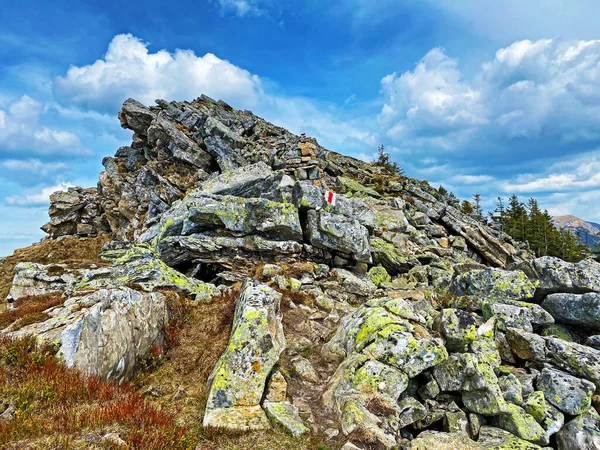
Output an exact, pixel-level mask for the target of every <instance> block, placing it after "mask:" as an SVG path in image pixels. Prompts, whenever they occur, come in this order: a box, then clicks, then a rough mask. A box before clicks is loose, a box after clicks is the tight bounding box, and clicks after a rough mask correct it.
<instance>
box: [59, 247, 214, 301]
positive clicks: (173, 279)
mask: <svg viewBox="0 0 600 450" xmlns="http://www.w3.org/2000/svg"><path fill="white" fill-rule="evenodd" d="M112 258H113V264H112V265H111V266H110V267H105V268H101V269H89V270H83V271H82V274H81V276H80V277H78V278H77V279H76V280H75V282H73V283H72V284H71V285H70V286H69V289H67V291H66V292H67V294H70V295H72V294H76V293H77V292H82V291H86V290H89V289H112V288H118V287H119V286H122V285H135V286H139V287H140V288H141V289H143V290H145V291H153V290H157V289H161V288H162V289H169V290H174V291H180V292H183V293H185V294H187V295H190V296H194V297H195V298H196V300H200V301H205V300H210V299H211V298H212V297H214V296H215V295H218V294H219V293H220V290H219V289H217V287H216V286H215V285H213V284H210V283H203V282H202V281H200V280H197V279H195V278H189V277H187V276H185V275H184V274H182V273H180V272H178V271H177V270H175V269H173V268H171V267H169V266H167V265H166V264H165V263H164V262H163V261H162V260H161V259H160V257H159V254H158V253H157V252H156V251H155V250H154V249H152V248H151V247H149V246H147V245H144V244H140V245H134V246H130V245H126V246H125V247H124V248H123V249H121V250H118V251H114V252H113V255H112Z"/></svg>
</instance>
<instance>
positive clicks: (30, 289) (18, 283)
mask: <svg viewBox="0 0 600 450" xmlns="http://www.w3.org/2000/svg"><path fill="white" fill-rule="evenodd" d="M14 272H15V276H14V278H13V282H12V286H11V288H10V291H9V293H8V297H7V298H6V301H7V302H8V307H9V308H12V307H13V306H14V303H15V302H16V301H17V300H19V299H20V298H22V297H26V296H29V295H42V294H49V293H52V292H61V291H64V290H65V289H67V287H68V286H69V285H72V284H73V283H74V282H75V281H76V279H77V277H78V276H79V272H80V271H78V270H69V269H68V267H67V266H66V265H64V264H48V265H44V264H36V263H29V262H21V263H18V264H17V265H16V266H15V268H14Z"/></svg>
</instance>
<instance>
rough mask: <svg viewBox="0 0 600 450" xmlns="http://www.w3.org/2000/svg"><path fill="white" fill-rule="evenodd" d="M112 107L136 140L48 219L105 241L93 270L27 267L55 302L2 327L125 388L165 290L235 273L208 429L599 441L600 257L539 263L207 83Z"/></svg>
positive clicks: (476, 440) (22, 285)
mask: <svg viewBox="0 0 600 450" xmlns="http://www.w3.org/2000/svg"><path fill="white" fill-rule="evenodd" d="M119 118H120V120H121V123H122V125H123V126H124V127H125V128H128V129H131V130H133V132H134V134H133V142H132V144H131V145H130V146H127V147H122V148H120V149H119V150H118V151H117V153H116V154H115V156H114V157H111V158H105V160H104V161H103V164H104V167H105V171H104V172H102V174H101V175H100V179H99V183H98V187H97V188H92V189H81V188H72V189H69V190H68V191H67V192H63V193H56V194H54V195H53V196H52V199H51V201H52V204H51V207H50V216H51V217H50V222H49V223H48V224H47V225H45V226H44V230H45V231H46V232H47V233H48V235H49V236H48V238H49V239H57V238H59V237H61V236H66V235H79V236H85V235H94V234H100V233H109V234H111V235H112V237H113V241H112V242H110V243H109V244H108V245H107V246H106V247H105V249H104V251H103V254H102V256H103V258H104V259H105V260H106V261H107V264H106V266H102V267H94V266H85V267H84V268H82V266H72V265H69V264H61V265H58V264H54V265H52V264H49V265H40V264H32V263H27V262H25V263H21V264H20V265H18V266H17V267H16V271H15V278H14V282H13V287H12V290H11V292H10V295H9V300H10V301H12V302H16V303H15V305H16V306H17V309H18V308H19V307H21V306H20V302H19V301H18V300H19V299H21V298H25V297H27V298H29V299H31V298H33V299H34V300H35V296H36V295H41V294H47V293H56V294H60V298H59V297H58V296H57V298H59V300H56V299H54V300H53V301H62V300H64V304H62V305H59V306H55V307H52V308H50V309H48V310H46V311H42V312H39V314H38V316H36V317H34V318H33V319H31V320H28V321H23V322H18V321H16V322H14V323H12V324H11V325H9V326H8V327H6V328H5V329H4V330H2V332H3V333H10V335H12V336H20V335H24V334H35V335H37V336H38V337H39V338H40V339H41V340H43V341H46V342H52V343H55V344H56V345H57V347H58V351H59V355H61V357H62V358H63V359H64V361H65V362H66V364H67V365H68V366H71V367H76V368H78V369H81V370H83V371H85V372H87V373H90V374H94V375H98V376H100V377H103V378H107V379H113V380H116V381H118V382H122V381H124V380H127V379H128V378H130V377H131V376H132V374H133V373H134V371H135V369H136V366H137V365H138V363H139V360H140V359H141V358H143V357H144V355H145V354H146V353H147V352H148V351H150V350H152V349H153V348H154V349H155V348H156V346H160V344H161V342H162V339H163V336H162V331H161V330H162V328H163V325H164V324H165V322H166V321H168V319H169V318H168V314H169V310H168V308H167V305H168V304H169V302H168V300H169V299H170V297H171V296H175V295H178V296H179V295H180V294H183V295H185V296H186V297H187V298H188V299H194V300H196V301H210V300H211V299H212V298H213V297H215V296H217V295H219V294H221V293H223V292H228V290H229V289H230V287H232V286H233V288H234V289H239V287H240V286H241V291H240V292H239V295H238V297H237V299H236V310H235V315H234V318H233V324H232V325H233V328H232V332H231V335H230V339H229V343H228V345H227V347H226V349H225V351H224V352H223V354H222V355H221V357H220V359H219V361H218V363H217V364H216V366H215V367H214V369H213V371H212V373H211V375H210V378H209V380H208V398H207V403H206V408H205V411H204V415H203V417H202V421H203V423H204V425H205V426H211V427H220V428H226V429H230V430H237V431H243V430H261V429H267V428H270V427H272V426H277V427H281V428H282V429H284V430H285V431H287V432H288V433H290V434H292V435H293V436H296V437H299V436H302V435H305V434H307V433H310V432H311V429H312V431H314V433H315V434H316V435H319V436H327V438H328V439H329V440H330V441H331V442H329V443H331V446H332V448H333V446H335V445H337V443H339V444H340V445H341V444H342V443H344V447H343V448H345V449H350V450H351V449H354V450H356V449H359V450H361V449H362V450H365V449H366V448H385V449H392V448H398V449H402V450H407V449H411V448H412V449H429V448H440V449H444V448H448V449H490V450H491V449H506V450H509V449H515V448H518V449H536V450H538V449H541V448H542V447H544V446H552V448H555V449H560V450H563V449H564V450H566V449H571V448H573V449H579V448H581V449H584V448H586V449H588V448H595V446H596V447H597V446H598V445H597V443H598V436H599V435H600V429H599V427H598V425H599V423H598V419H599V418H598V415H597V414H596V412H595V408H598V407H599V405H600V404H599V402H598V398H597V397H596V396H595V393H596V392H598V391H599V389H600V350H599V348H600V338H598V336H597V335H596V336H593V335H592V334H593V333H596V334H597V331H598V330H600V325H599V322H598V315H599V314H600V309H599V308H600V300H599V299H598V296H599V295H600V264H598V263H596V262H593V261H583V262H580V263H577V264H573V263H566V262H563V261H561V260H559V259H556V258H549V257H544V258H537V259H534V258H533V255H532V254H531V253H530V252H529V251H527V249H526V246H525V245H523V244H518V243H517V242H515V241H513V240H512V239H510V238H509V237H508V236H506V235H505V234H503V233H502V232H501V231H499V230H497V229H495V228H493V227H490V226H488V225H487V224H486V223H485V221H484V220H482V219H478V218H476V217H474V216H471V215H467V214H464V213H462V212H461V211H459V210H458V209H457V208H456V204H455V202H454V201H453V199H452V198H451V197H450V196H447V195H444V194H442V193H440V192H439V191H438V190H436V189H433V188H432V187H431V186H429V184H428V183H427V182H420V181H417V180H412V179H407V178H404V177H401V176H398V175H394V174H390V173H387V172H386V171H385V170H384V169H383V168H381V167H378V166H377V165H374V164H368V163H365V162H362V161H358V160H355V159H353V158H349V157H345V156H342V155H338V154H336V153H334V152H331V151H329V150H326V149H324V148H322V147H321V146H320V145H319V144H318V143H317V142H316V141H315V140H314V139H311V138H308V137H306V136H304V135H302V136H295V135H293V134H291V133H289V132H287V131H286V130H283V129H281V128H278V127H276V126H274V125H272V124H269V123H267V122H265V121H264V120H262V119H260V118H258V117H256V116H254V115H253V114H252V113H251V112H249V111H236V110H234V109H233V108H231V107H230V106H228V105H227V104H225V103H224V102H221V101H219V102H216V101H214V100H212V99H210V98H208V97H205V96H202V97H200V98H198V99H196V100H194V101H192V102H165V101H160V100H159V101H157V106H153V107H146V106H144V105H142V104H140V103H138V102H136V101H135V100H128V101H126V102H125V104H124V106H123V109H122V111H121V113H120V114H119ZM174 292H175V293H177V294H175V293H174ZM53 304H56V303H53ZM40 309H41V308H40ZM13 312H14V311H11V313H13ZM16 312H18V310H17V311H16ZM38 319H39V320H38ZM36 320H37V322H36ZM284 331H285V337H284ZM206 345H211V343H210V342H207V343H206ZM336 448H339V447H336Z"/></svg>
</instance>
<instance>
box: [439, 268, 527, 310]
mask: <svg viewBox="0 0 600 450" xmlns="http://www.w3.org/2000/svg"><path fill="white" fill-rule="evenodd" d="M535 290H536V283H535V282H534V281H531V280H529V279H528V278H527V276H526V275H525V273H523V272H522V271H519V270H515V271H506V270H501V269H494V268H488V269H476V270H471V271H469V272H466V273H463V274H461V275H459V276H457V277H456V278H455V279H454V280H453V282H452V285H451V286H450V292H451V293H452V294H454V295H458V296H464V295H468V296H474V297H476V298H477V299H479V300H480V301H488V302H492V303H496V302H500V303H507V301H508V300H514V301H520V300H531V299H532V298H533V296H534V294H535Z"/></svg>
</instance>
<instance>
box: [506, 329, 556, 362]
mask: <svg viewBox="0 0 600 450" xmlns="http://www.w3.org/2000/svg"><path fill="white" fill-rule="evenodd" d="M506 340H507V342H508V344H509V345H510V348H511V350H512V351H513V352H514V354H515V355H517V356H518V357H519V358H521V359H525V360H533V361H539V362H543V361H545V359H546V341H544V338H542V337H541V336H538V335H537V334H533V333H527V332H526V331H523V330H522V329H520V328H510V327H509V328H508V329H507V332H506Z"/></svg>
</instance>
